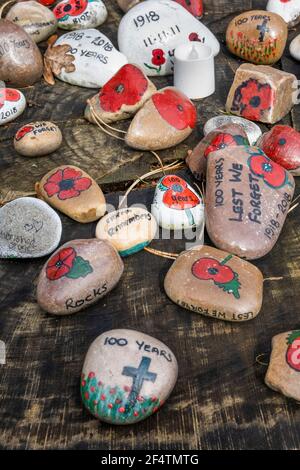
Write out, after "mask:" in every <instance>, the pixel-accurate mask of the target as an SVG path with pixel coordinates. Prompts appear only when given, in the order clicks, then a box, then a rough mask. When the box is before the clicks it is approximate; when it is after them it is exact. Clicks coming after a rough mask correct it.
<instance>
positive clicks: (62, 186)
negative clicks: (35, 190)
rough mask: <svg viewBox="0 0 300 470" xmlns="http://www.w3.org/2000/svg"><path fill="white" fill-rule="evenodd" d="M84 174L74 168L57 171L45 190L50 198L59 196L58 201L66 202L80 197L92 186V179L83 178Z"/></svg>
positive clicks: (45, 185) (49, 179)
mask: <svg viewBox="0 0 300 470" xmlns="http://www.w3.org/2000/svg"><path fill="white" fill-rule="evenodd" d="M81 175H82V172H81V171H78V170H75V169H74V168H69V167H67V168H65V169H64V170H57V171H56V172H55V173H53V175H51V176H49V178H48V179H47V182H46V183H45V184H44V190H45V191H46V193H47V195H48V196H49V197H52V196H54V194H56V195H57V197H58V199H61V200H62V201H64V200H65V199H71V198H73V197H77V196H79V195H80V193H81V192H82V191H86V190H87V189H89V188H90V186H91V185H92V181H91V179H90V178H86V177H82V176H81Z"/></svg>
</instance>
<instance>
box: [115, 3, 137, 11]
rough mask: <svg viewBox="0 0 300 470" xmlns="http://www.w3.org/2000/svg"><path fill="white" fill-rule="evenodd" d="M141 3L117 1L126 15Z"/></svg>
mask: <svg viewBox="0 0 300 470" xmlns="http://www.w3.org/2000/svg"><path fill="white" fill-rule="evenodd" d="M139 2H140V0H117V4H118V5H119V7H120V8H121V10H122V11H124V12H125V13H126V12H127V11H128V10H130V8H132V7H134V5H136V4H137V3H139Z"/></svg>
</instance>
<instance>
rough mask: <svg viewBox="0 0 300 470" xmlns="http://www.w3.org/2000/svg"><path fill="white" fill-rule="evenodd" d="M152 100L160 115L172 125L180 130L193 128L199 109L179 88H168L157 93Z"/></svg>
mask: <svg viewBox="0 0 300 470" xmlns="http://www.w3.org/2000/svg"><path fill="white" fill-rule="evenodd" d="M152 101H153V104H154V106H155V108H156V109H157V111H158V112H159V114H160V116H161V117H162V118H163V119H164V120H165V121H166V122H167V123H168V124H170V126H173V127H175V129H178V130H184V129H186V128H187V127H190V128H191V129H193V128H194V127H195V125H196V121H197V111H196V108H195V106H194V105H193V103H192V102H191V101H190V100H189V99H188V98H187V97H186V96H185V95H183V94H182V93H180V92H179V91H178V90H175V89H174V90H172V89H166V90H164V91H163V92H162V93H155V94H154V95H153V96H152Z"/></svg>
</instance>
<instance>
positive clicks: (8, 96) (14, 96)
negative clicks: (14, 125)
mask: <svg viewBox="0 0 300 470" xmlns="http://www.w3.org/2000/svg"><path fill="white" fill-rule="evenodd" d="M25 108H26V99H25V96H24V95H23V93H22V92H21V91H19V90H15V89H14V88H0V125H1V124H6V123H7V122H10V121H13V120H14V119H16V118H17V117H18V116H20V114H22V113H23V111H24V109H25Z"/></svg>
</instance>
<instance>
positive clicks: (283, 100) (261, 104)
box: [226, 64, 297, 124]
mask: <svg viewBox="0 0 300 470" xmlns="http://www.w3.org/2000/svg"><path fill="white" fill-rule="evenodd" d="M296 90H297V78H296V76H295V75H293V74H291V73H287V72H282V71H281V70H277V69H275V68H273V67H269V66H265V65H253V64H243V65H241V66H240V67H239V68H238V69H237V71H236V74H235V78H234V82H233V84H232V87H231V89H230V92H229V95H228V97H227V102H226V110H227V112H229V113H232V114H237V115H238V116H241V117H243V118H246V119H250V120H251V121H261V122H265V123H269V124H274V123H275V122H277V121H280V119H282V118H283V117H284V116H285V115H286V114H288V113H289V112H290V110H291V109H292V107H293V104H294V98H295V92H296Z"/></svg>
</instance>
